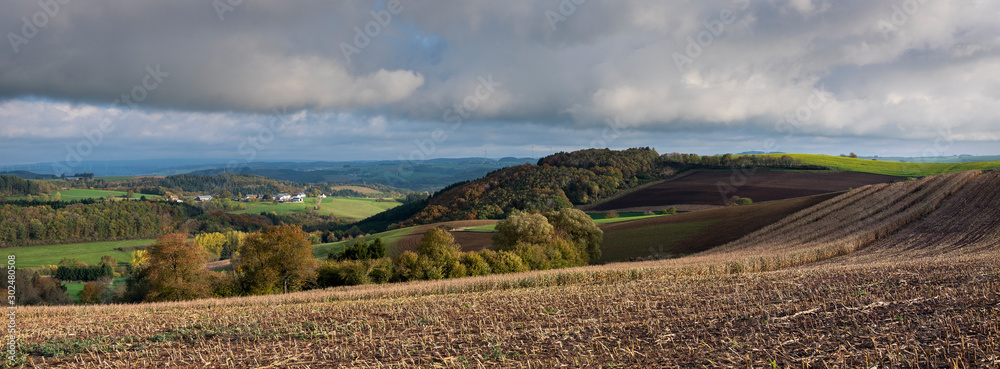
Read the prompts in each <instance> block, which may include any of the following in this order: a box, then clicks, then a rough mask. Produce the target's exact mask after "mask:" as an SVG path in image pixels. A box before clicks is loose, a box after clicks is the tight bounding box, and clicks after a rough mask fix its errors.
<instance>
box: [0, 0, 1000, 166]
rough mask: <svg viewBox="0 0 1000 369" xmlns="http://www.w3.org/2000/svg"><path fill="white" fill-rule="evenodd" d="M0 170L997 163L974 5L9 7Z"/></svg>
mask: <svg viewBox="0 0 1000 369" xmlns="http://www.w3.org/2000/svg"><path fill="white" fill-rule="evenodd" d="M0 4H2V5H0V8H2V11H0V33H2V34H4V36H5V37H4V38H3V40H2V41H0V164H6V165H10V164H18V163H36V162H47V161H54V162H60V163H63V164H65V165H64V167H67V168H72V167H73V165H74V164H75V163H79V162H80V161H84V160H116V159H129V160H133V159H153V158H158V159H164V158H166V159H170V158H225V159H230V160H235V161H238V162H241V163H243V162H245V163H250V162H254V161H262V160H267V161H270V160H328V161H337V160H365V159H373V160H375V159H378V160H383V159H386V160H395V159H406V160H421V159H426V158H441V157H476V156H488V157H503V156H517V157H526V156H536V157H537V156H542V155H546V154H549V153H552V152H555V151H570V150H577V149H582V148H589V147H610V148H615V149H622V148H628V147H653V148H655V149H656V150H657V151H659V152H661V153H666V152H694V153H699V154H716V153H727V152H731V153H737V152H743V151H769V152H771V151H780V152H805V153H819V154H832V155H837V154H841V153H848V152H856V153H858V154H859V155H880V156H939V155H958V154H974V155H989V154H998V153H1000V150H998V149H1000V121H998V118H997V114H996V113H997V112H998V111H1000V22H997V19H1000V2H997V1H987V0H956V1H936V0H905V1H899V0H896V1H870V0H838V1H827V0H719V1H711V0H708V1H660V0H657V1H598V0H561V1H556V0H541V1H539V0H533V1H526V0H505V1H478V0H466V1H457V0H456V1H433V2H432V1H410V0H393V1H374V2H373V1H329V0H326V1H300V0H293V1H280V2H277V1H260V0H213V1H205V0H171V1H152V0H106V1H97V2H87V3H84V2H79V1H76V0H42V1H23V0H0Z"/></svg>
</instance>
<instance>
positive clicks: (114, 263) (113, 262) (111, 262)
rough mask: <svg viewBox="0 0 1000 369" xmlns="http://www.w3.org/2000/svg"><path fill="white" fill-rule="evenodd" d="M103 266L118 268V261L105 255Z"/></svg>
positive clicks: (102, 257)
mask: <svg viewBox="0 0 1000 369" xmlns="http://www.w3.org/2000/svg"><path fill="white" fill-rule="evenodd" d="M101 265H110V266H112V267H116V266H118V260H115V257H114V256H111V255H104V256H101Z"/></svg>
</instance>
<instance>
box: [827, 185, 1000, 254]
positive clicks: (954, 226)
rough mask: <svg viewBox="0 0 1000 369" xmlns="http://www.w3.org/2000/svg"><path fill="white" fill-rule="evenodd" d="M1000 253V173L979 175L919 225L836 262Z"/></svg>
mask: <svg viewBox="0 0 1000 369" xmlns="http://www.w3.org/2000/svg"><path fill="white" fill-rule="evenodd" d="M997 251H1000V172H990V173H985V174H983V175H979V176H976V177H975V178H973V179H972V180H971V181H970V182H969V183H968V184H967V185H965V186H964V187H963V188H962V189H961V190H960V191H958V192H957V193H955V194H954V195H952V196H950V197H948V199H947V200H945V201H944V202H943V203H942V204H941V206H940V207H939V208H938V209H937V210H935V211H934V212H933V213H931V214H930V215H928V216H927V217H925V218H923V219H921V220H920V221H919V222H914V223H912V224H910V225H909V226H907V227H905V228H903V229H900V230H899V231H898V232H896V233H894V234H893V235H892V236H890V237H886V238H884V239H882V240H879V241H877V242H875V243H874V244H872V245H870V246H868V247H865V248H864V249H862V250H859V251H857V252H855V253H852V254H850V255H847V256H844V257H842V258H838V259H834V260H832V261H836V262H844V261H851V262H864V261H881V260H892V259H896V260H899V259H912V258H937V257H942V256H944V255H946V254H955V255H968V254H976V253H982V252H993V253H996V252H997Z"/></svg>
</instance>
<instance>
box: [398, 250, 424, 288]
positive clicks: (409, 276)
mask: <svg viewBox="0 0 1000 369" xmlns="http://www.w3.org/2000/svg"><path fill="white" fill-rule="evenodd" d="M392 265H393V280H396V281H400V282H406V281H415V280H419V279H423V268H422V267H421V266H420V256H419V255H417V253H415V252H413V251H407V252H404V253H402V254H400V255H399V256H397V257H396V259H395V260H393V261H392Z"/></svg>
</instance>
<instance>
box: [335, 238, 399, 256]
mask: <svg viewBox="0 0 1000 369" xmlns="http://www.w3.org/2000/svg"><path fill="white" fill-rule="evenodd" d="M385 254H386V246H385V243H384V242H382V237H376V238H375V239H374V240H372V241H371V242H364V241H360V242H355V243H353V244H351V245H350V246H347V247H346V248H344V250H343V251H341V252H339V253H336V252H334V251H332V250H331V251H330V256H329V257H328V258H329V259H337V260H369V259H381V258H383V257H385Z"/></svg>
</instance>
